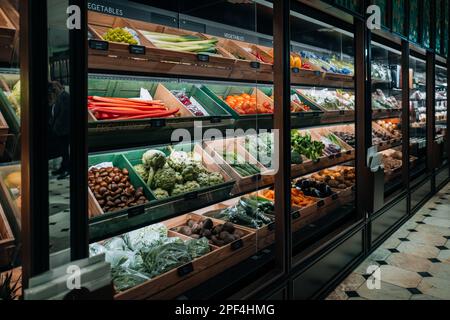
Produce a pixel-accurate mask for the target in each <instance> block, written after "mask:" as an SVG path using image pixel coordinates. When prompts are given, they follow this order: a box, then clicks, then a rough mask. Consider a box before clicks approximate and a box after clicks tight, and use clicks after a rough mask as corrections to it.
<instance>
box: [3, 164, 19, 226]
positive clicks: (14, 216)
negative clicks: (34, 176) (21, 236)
mask: <svg viewBox="0 0 450 320" xmlns="http://www.w3.org/2000/svg"><path fill="white" fill-rule="evenodd" d="M13 172H20V165H11V166H5V167H1V169H0V193H1V199H2V204H3V212H4V213H5V215H6V217H7V218H8V219H9V222H10V227H11V228H12V229H13V231H14V232H15V233H16V234H17V232H20V230H21V211H20V210H21V197H20V194H14V193H13V190H12V189H10V188H9V187H8V185H7V183H6V181H5V179H6V177H7V176H8V175H9V174H11V173H13ZM18 191H19V190H18ZM19 192H20V191H19Z"/></svg>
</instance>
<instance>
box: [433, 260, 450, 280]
mask: <svg viewBox="0 0 450 320" xmlns="http://www.w3.org/2000/svg"><path fill="white" fill-rule="evenodd" d="M428 272H429V273H430V274H432V275H433V277H436V278H441V279H450V264H447V263H433V264H432V265H431V266H430V268H429V269H428Z"/></svg>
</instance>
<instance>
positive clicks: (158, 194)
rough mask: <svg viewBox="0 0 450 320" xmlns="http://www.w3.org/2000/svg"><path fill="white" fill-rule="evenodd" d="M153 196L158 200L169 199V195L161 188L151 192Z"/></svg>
mask: <svg viewBox="0 0 450 320" xmlns="http://www.w3.org/2000/svg"><path fill="white" fill-rule="evenodd" d="M153 195H154V196H155V198H156V199H158V200H160V199H165V198H168V197H169V193H168V192H167V191H166V190H164V189H161V188H157V189H155V190H153Z"/></svg>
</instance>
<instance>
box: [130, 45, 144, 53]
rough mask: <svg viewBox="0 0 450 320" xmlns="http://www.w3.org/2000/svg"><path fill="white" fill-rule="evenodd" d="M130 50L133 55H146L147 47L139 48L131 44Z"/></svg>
mask: <svg viewBox="0 0 450 320" xmlns="http://www.w3.org/2000/svg"><path fill="white" fill-rule="evenodd" d="M128 50H129V51H130V53H131V54H145V47H144V46H138V45H135V44H130V45H129V46H128Z"/></svg>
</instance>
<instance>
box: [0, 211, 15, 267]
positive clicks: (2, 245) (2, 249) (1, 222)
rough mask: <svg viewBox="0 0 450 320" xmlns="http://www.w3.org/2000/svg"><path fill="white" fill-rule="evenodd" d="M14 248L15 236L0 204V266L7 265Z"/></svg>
mask: <svg viewBox="0 0 450 320" xmlns="http://www.w3.org/2000/svg"><path fill="white" fill-rule="evenodd" d="M14 250H15V238H14V234H13V232H12V230H11V227H10V225H9V222H8V219H7V218H6V215H5V213H4V211H3V207H2V206H1V205H0V266H5V265H9V264H10V263H11V258H12V256H13V253H14Z"/></svg>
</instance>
